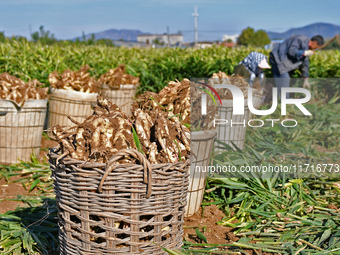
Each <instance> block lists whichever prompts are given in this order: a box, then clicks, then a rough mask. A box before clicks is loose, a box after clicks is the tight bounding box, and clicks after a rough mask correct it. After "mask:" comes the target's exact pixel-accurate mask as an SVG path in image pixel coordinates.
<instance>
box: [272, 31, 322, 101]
mask: <svg viewBox="0 0 340 255" xmlns="http://www.w3.org/2000/svg"><path fill="white" fill-rule="evenodd" d="M323 44H324V39H323V37H322V36H320V35H316V36H314V37H312V39H309V38H308V37H306V36H302V35H295V36H291V37H290V38H288V39H286V40H285V41H283V42H282V43H280V44H277V45H275V46H274V49H273V50H272V52H270V54H269V62H270V64H271V66H272V72H273V75H274V78H275V83H276V87H277V88H278V93H279V95H280V92H281V88H283V87H289V83H290V76H289V72H290V71H293V70H295V69H298V68H299V67H300V66H301V71H302V77H303V78H304V82H303V87H308V88H309V87H310V84H309V81H308V77H309V57H310V56H312V55H313V54H314V51H313V50H315V49H317V48H319V47H321V46H322V45H323ZM288 96H289V95H288Z"/></svg>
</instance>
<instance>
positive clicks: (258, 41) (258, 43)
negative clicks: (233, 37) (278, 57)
mask: <svg viewBox="0 0 340 255" xmlns="http://www.w3.org/2000/svg"><path fill="white" fill-rule="evenodd" d="M238 43H239V44H240V45H244V46H255V47H263V46H264V45H266V44H268V43H270V39H269V37H268V35H267V33H266V31H264V30H258V31H256V32H255V30H254V28H251V27H247V28H246V29H244V30H243V31H242V32H241V35H240V37H239V39H238Z"/></svg>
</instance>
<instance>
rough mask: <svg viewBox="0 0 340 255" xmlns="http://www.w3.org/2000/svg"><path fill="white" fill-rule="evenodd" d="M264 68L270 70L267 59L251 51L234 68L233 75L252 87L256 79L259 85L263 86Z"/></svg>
mask: <svg viewBox="0 0 340 255" xmlns="http://www.w3.org/2000/svg"><path fill="white" fill-rule="evenodd" d="M266 68H268V69H269V68H270V66H269V65H268V62H267V57H266V56H265V55H264V54H262V53H259V52H255V51H252V52H251V53H250V54H249V55H248V56H247V57H246V58H245V59H243V60H242V61H241V62H240V63H239V64H238V66H236V67H235V69H234V73H233V75H239V76H241V77H243V78H245V79H248V83H249V85H250V86H251V87H252V86H253V83H254V80H255V78H256V77H257V78H258V79H259V81H260V83H261V84H263V80H264V73H263V69H266Z"/></svg>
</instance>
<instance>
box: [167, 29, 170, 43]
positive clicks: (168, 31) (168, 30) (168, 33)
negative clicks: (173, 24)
mask: <svg viewBox="0 0 340 255" xmlns="http://www.w3.org/2000/svg"><path fill="white" fill-rule="evenodd" d="M166 32H167V35H168V47H170V29H169V26H167V27H166Z"/></svg>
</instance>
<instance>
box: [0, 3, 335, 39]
mask: <svg viewBox="0 0 340 255" xmlns="http://www.w3.org/2000/svg"><path fill="white" fill-rule="evenodd" d="M195 5H196V6H197V9H198V13H199V17H198V32H199V33H198V37H199V38H198V39H199V40H208V39H211V40H217V39H220V40H221V39H222V35H223V34H229V35H231V34H237V33H240V31H241V30H242V29H244V28H246V27H247V26H250V27H253V28H255V29H265V30H268V31H274V32H283V31H286V30H288V29H289V28H292V27H301V26H305V25H308V24H311V23H315V22H326V23H332V24H335V25H340V15H339V13H340V1H339V0H323V1H313V0H295V1H292V0H257V1H256V0H225V1H222V0H172V1H171V0H121V1H116V0H1V5H0V31H5V35H6V36H11V35H13V34H15V35H22V36H26V37H28V36H29V27H30V25H31V29H32V32H34V31H37V30H38V29H39V26H40V25H43V26H44V28H45V30H50V31H51V32H52V33H54V35H55V36H56V38H58V39H72V38H74V37H77V36H81V34H82V32H83V31H84V32H85V33H86V34H89V33H95V32H100V31H104V30H107V29H111V28H116V29H139V30H141V31H143V32H150V33H165V32H166V29H167V26H169V28H170V32H171V33H175V32H178V31H182V32H183V34H184V39H185V41H193V39H194V33H193V29H194V18H193V16H192V13H193V11H194V6H195Z"/></svg>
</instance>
